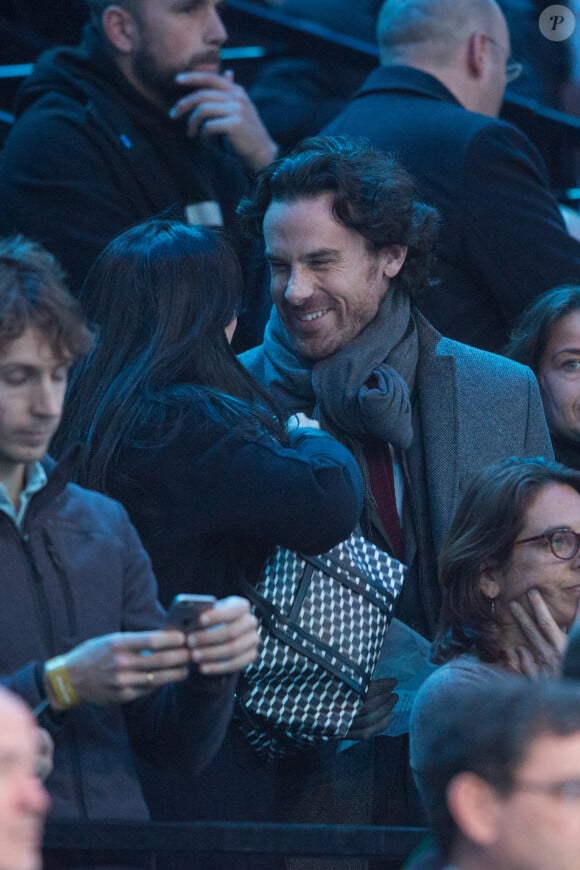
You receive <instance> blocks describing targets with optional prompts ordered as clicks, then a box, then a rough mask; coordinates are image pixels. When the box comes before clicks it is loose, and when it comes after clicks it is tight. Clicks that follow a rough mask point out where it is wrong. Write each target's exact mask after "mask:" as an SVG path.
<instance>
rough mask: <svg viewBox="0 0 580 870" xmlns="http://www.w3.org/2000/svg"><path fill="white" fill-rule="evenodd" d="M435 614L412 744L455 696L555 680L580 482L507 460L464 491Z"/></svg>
mask: <svg viewBox="0 0 580 870" xmlns="http://www.w3.org/2000/svg"><path fill="white" fill-rule="evenodd" d="M439 580H440V583H441V586H442V589H443V604H442V608H441V615H440V621H439V628H438V632H437V634H436V637H435V640H434V642H433V646H432V660H433V661H434V662H435V663H437V664H440V665H442V666H441V667H440V668H437V669H436V670H435V671H434V673H433V674H431V676H430V677H429V678H428V679H427V681H426V682H425V684H424V685H423V686H422V688H421V690H420V692H419V694H418V696H417V699H416V702H415V706H414V709H413V718H412V723H411V726H412V727H411V735H412V739H413V740H414V741H415V742H416V743H417V742H419V743H420V742H421V741H422V735H423V734H424V733H426V729H429V727H430V723H431V721H432V714H433V711H434V709H435V708H436V707H438V706H439V705H441V704H450V703H453V697H454V695H455V693H456V692H460V691H461V688H462V686H465V685H471V684H477V683H492V684H493V683H495V682H496V681H497V680H501V679H502V678H503V677H505V676H508V675H510V674H511V675H512V676H513V675H514V674H520V675H522V676H523V677H527V678H529V679H534V678H536V677H538V676H540V675H543V676H559V674H560V670H561V663H562V657H563V654H564V651H565V648H566V643H567V632H568V630H569V629H570V627H571V625H572V624H573V622H574V620H575V618H576V614H577V612H578V609H579V601H580V472H578V471H574V470H572V469H570V468H566V467H565V466H563V465H560V464H559V463H557V462H547V461H546V460H544V459H541V458H537V459H533V458H532V459H530V458H528V459H510V460H506V461H505V462H503V463H498V464H497V465H492V466H489V467H488V468H484V469H482V470H481V471H480V472H478V473H477V474H476V475H475V476H474V477H473V478H472V480H471V481H470V483H469V485H468V487H467V488H466V490H465V492H464V494H463V498H462V500H461V503H460V505H459V508H458V510H457V514H456V516H455V519H454V521H453V524H452V526H451V529H450V531H449V535H448V537H447V540H446V542H445V544H444V545H443V548H442V551H441V555H440V558H439Z"/></svg>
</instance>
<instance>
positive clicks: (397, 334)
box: [263, 289, 418, 450]
mask: <svg viewBox="0 0 580 870" xmlns="http://www.w3.org/2000/svg"><path fill="white" fill-rule="evenodd" d="M263 350H264V354H265V357H266V376H267V378H266V383H268V389H269V392H270V393H271V395H272V398H273V399H274V401H276V402H277V403H278V404H279V405H280V406H281V407H282V409H283V410H284V411H286V412H288V413H294V412H296V411H309V412H310V413H311V414H313V415H314V416H315V417H318V418H319V419H320V421H321V422H322V423H323V425H324V428H328V429H329V430H330V431H333V430H335V431H337V432H343V433H347V434H349V435H354V436H361V435H374V436H375V437H377V438H380V439H381V440H383V441H388V442H389V443H390V444H393V445H394V446H395V447H399V448H401V449H402V450H406V449H407V448H408V447H409V446H410V444H411V441H412V438H413V426H412V414H411V399H410V393H411V391H412V389H413V384H414V380H415V369H416V366H417V357H418V340H417V329H416V326H415V322H414V320H413V317H412V315H411V305H410V301H409V297H408V296H407V295H406V294H404V293H402V292H400V291H398V290H396V289H391V290H390V291H389V292H388V293H387V294H386V296H385V298H384V299H383V301H382V302H381V306H380V308H379V311H378V313H377V315H376V317H375V318H374V320H372V321H371V323H369V324H368V326H366V327H365V328H364V329H363V330H362V332H361V333H359V335H357V336H356V338H354V339H353V340H352V341H350V342H349V343H348V344H347V345H346V347H344V348H342V349H341V350H339V351H337V352H336V353H334V354H332V355H331V356H329V357H327V358H326V359H322V360H319V361H317V362H311V361H309V360H306V359H302V358H300V357H298V356H297V355H296V351H295V350H294V347H293V343H292V340H291V338H290V336H289V334H288V332H287V330H286V328H285V326H284V325H283V323H282V322H281V320H280V318H279V317H278V312H277V311H276V309H273V310H272V315H271V317H270V321H269V323H268V325H267V327H266V333H265V337H264V345H263ZM311 409H312V410H311Z"/></svg>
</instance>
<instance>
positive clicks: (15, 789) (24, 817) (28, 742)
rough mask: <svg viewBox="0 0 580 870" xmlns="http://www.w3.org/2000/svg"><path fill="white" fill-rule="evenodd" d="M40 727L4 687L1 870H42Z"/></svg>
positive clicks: (44, 800)
mask: <svg viewBox="0 0 580 870" xmlns="http://www.w3.org/2000/svg"><path fill="white" fill-rule="evenodd" d="M37 731H38V729H37V726H36V722H35V721H34V719H33V718H32V715H31V713H30V711H29V709H28V707H27V706H26V704H25V703H24V702H23V701H22V700H21V699H20V698H18V697H16V696H15V695H13V694H12V693H11V692H8V691H7V690H6V689H4V688H2V687H0V870H40V867H41V864H42V859H41V844H42V829H43V823H44V817H45V815H46V812H47V810H48V795H47V793H46V792H45V790H44V787H43V786H42V784H41V782H40V781H39V779H38V777H37V775H36V749H37Z"/></svg>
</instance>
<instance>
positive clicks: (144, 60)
mask: <svg viewBox="0 0 580 870" xmlns="http://www.w3.org/2000/svg"><path fill="white" fill-rule="evenodd" d="M205 63H219V50H218V49H215V50H211V49H210V50H208V51H207V52H205V53H204V54H198V55H194V56H193V57H192V58H191V59H190V61H189V63H188V64H187V65H186V66H181V67H177V66H176V67H170V68H166V69H160V68H159V66H158V64H157V61H156V60H155V58H154V57H153V54H152V52H151V51H150V48H149V43H148V42H145V41H144V42H143V44H142V45H141V47H140V48H139V50H138V51H137V52H136V53H135V55H134V56H133V73H134V75H135V77H136V78H137V79H138V80H139V81H140V82H141V84H142V85H143V86H144V88H146V90H147V91H149V92H151V93H153V94H155V96H156V97H158V98H159V99H160V100H161V102H163V104H164V106H166V108H167V110H168V111H169V109H171V108H172V107H173V106H174V105H175V103H177V101H178V100H180V99H181V98H182V97H185V96H186V95H187V93H188V92H189V91H190V90H191V88H187V87H183V85H178V84H177V82H176V81H175V76H176V75H178V74H179V73H186V72H195V70H196V67H197V66H198V65H200V64H205Z"/></svg>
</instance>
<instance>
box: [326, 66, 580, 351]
mask: <svg viewBox="0 0 580 870" xmlns="http://www.w3.org/2000/svg"><path fill="white" fill-rule="evenodd" d="M325 132H327V133H332V134H341V133H346V134H350V135H354V136H364V137H366V138H368V139H370V141H371V143H372V144H373V145H374V146H375V147H378V148H380V149H382V150H384V151H388V152H390V153H392V154H393V155H394V156H395V157H398V158H399V160H400V161H401V162H402V164H403V166H404V167H405V168H406V169H407V170H408V171H409V172H410V173H411V174H412V175H413V177H414V178H415V181H416V183H417V188H418V194H419V198H420V199H421V200H423V202H426V203H428V204H429V205H432V206H435V207H436V208H437V209H438V210H439V212H440V214H441V217H442V227H441V233H440V243H439V249H438V261H437V268H436V270H435V274H436V276H437V277H439V278H440V279H441V283H440V285H439V286H438V287H435V288H434V289H432V290H430V291H428V292H427V293H426V294H425V295H424V297H423V298H422V299H421V300H420V301H419V307H420V309H421V311H422V312H423V313H424V314H425V316H426V317H427V318H428V320H429V321H430V322H431V323H433V325H434V326H435V327H436V328H437V329H438V330H439V331H440V332H442V333H443V334H444V335H447V336H449V337H450V338H454V339H456V340H459V341H462V342H465V343H466V344H473V345H475V346H476V347H481V348H484V349H487V350H495V351H501V350H502V349H503V347H504V346H505V343H506V341H507V338H508V335H509V330H510V327H511V325H512V324H513V322H514V320H515V318H516V317H517V316H518V314H520V312H521V311H523V309H524V308H526V307H527V305H528V304H529V303H530V302H531V301H532V300H533V299H535V298H536V296H538V295H539V294H540V293H542V292H544V291H545V290H548V289H550V288H551V287H555V286H556V285H557V284H563V283H567V282H578V281H579V280H580V243H579V242H577V241H576V240H575V239H572V238H571V237H570V236H569V234H568V232H567V230H566V228H565V226H564V222H563V220H562V217H561V216H560V213H559V210H558V206H557V203H556V201H555V200H554V198H553V196H552V195H551V193H550V191H549V190H548V182H547V177H546V171H545V167H544V165H543V163H542V160H541V158H540V156H539V154H538V152H537V151H536V149H535V148H534V146H533V145H532V144H531V143H530V142H529V141H528V139H526V137H525V136H524V135H523V134H522V133H521V132H520V131H519V130H517V129H516V128H515V127H513V126H511V125H510V124H506V123H505V122H503V121H498V120H496V119H495V118H489V117H487V116H485V115H480V114H477V113H476V112H470V111H468V110H467V109H465V108H464V107H463V106H461V105H460V103H459V102H458V101H457V100H456V99H455V97H454V96H453V95H452V94H451V93H450V92H449V91H448V90H447V88H445V87H444V85H443V84H441V82H439V81H438V80H437V79H436V78H434V77H433V76H431V75H428V74H427V73H424V72H422V71H420V70H417V69H413V68H411V67H406V66H382V67H379V68H378V69H376V70H374V72H372V73H371V75H370V76H369V77H368V79H367V80H366V82H365V83H364V85H363V86H362V88H361V89H360V90H359V91H358V92H357V94H356V95H355V96H354V98H353V99H352V101H351V102H350V103H349V105H348V106H347V108H346V109H345V110H344V112H343V113H342V114H341V115H340V116H339V117H338V118H337V119H335V121H333V122H332V123H331V124H330V125H329V126H328V127H327V128H326V130H325Z"/></svg>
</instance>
